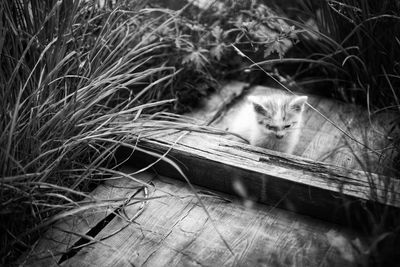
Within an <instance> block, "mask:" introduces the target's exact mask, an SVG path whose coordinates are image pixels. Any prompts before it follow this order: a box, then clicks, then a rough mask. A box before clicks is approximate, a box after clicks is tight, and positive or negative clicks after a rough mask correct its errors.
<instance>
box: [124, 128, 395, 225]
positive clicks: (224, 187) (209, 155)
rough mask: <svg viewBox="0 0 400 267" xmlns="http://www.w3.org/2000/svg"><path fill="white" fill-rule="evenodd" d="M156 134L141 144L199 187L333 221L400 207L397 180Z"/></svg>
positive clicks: (199, 136)
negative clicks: (378, 207) (374, 207)
mask: <svg viewBox="0 0 400 267" xmlns="http://www.w3.org/2000/svg"><path fill="white" fill-rule="evenodd" d="M158 133H159V136H153V138H154V139H151V140H147V141H143V142H142V143H141V144H140V146H141V147H144V148H146V150H152V151H157V152H158V153H160V155H161V154H162V153H163V152H165V151H168V150H169V153H168V156H169V158H171V159H173V160H174V161H175V162H176V163H177V165H178V166H179V167H180V168H181V169H182V171H183V172H184V173H185V174H186V175H187V177H188V178H189V179H190V181H191V182H192V183H194V184H197V185H201V186H205V187H208V188H211V189H214V190H218V191H221V192H225V193H228V194H236V195H240V193H238V192H237V189H236V188H235V183H236V182H238V183H240V184H241V186H242V188H243V189H244V191H245V192H246V195H247V196H248V197H249V198H252V199H255V200H257V201H260V202H262V203H266V204H269V205H273V206H279V207H282V208H285V209H288V210H291V211H295V212H298V213H302V214H307V215H310V216H314V217H316V218H320V219H324V220H327V221H332V222H335V223H344V224H347V223H351V222H355V218H353V217H352V215H355V216H360V218H361V220H365V219H366V216H368V214H363V213H364V212H365V210H364V208H363V206H364V205H366V204H368V203H369V204H373V203H377V204H382V205H388V206H392V207H393V208H395V209H399V208H400V184H399V180H395V179H391V178H389V177H385V176H380V175H376V174H370V175H368V176H367V175H366V174H365V173H364V172H362V171H358V170H351V169H345V168H342V167H337V166H335V165H329V164H326V163H321V162H316V161H313V160H309V159H306V158H301V157H298V156H293V155H286V154H282V153H278V152H274V151H271V150H266V149H262V148H257V147H254V146H251V145H246V144H242V143H238V142H236V141H231V140H227V139H226V138H221V137H220V136H212V135H209V134H206V133H195V132H191V133H187V134H186V135H185V136H183V137H182V133H172V132H171V133H169V134H164V133H163V131H162V130H161V129H160V130H159V131H158ZM126 153H127V154H130V151H127V152H126ZM134 159H135V164H139V161H140V160H141V163H142V164H143V166H146V165H148V164H150V163H152V162H154V161H155V160H156V158H154V157H153V156H146V155H145V154H136V155H134ZM155 167H156V168H157V170H158V171H159V172H160V173H162V174H165V175H168V176H169V177H174V178H177V179H182V175H181V173H179V172H178V171H176V168H175V167H172V166H171V165H170V164H169V163H165V162H163V161H161V162H158V163H157V164H156V165H155ZM369 204H368V205H369ZM349 211H351V212H350V213H349ZM360 213H362V214H360Z"/></svg>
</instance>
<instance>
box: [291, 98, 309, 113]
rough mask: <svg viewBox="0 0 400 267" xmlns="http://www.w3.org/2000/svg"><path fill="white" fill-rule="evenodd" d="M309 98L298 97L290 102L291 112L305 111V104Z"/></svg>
mask: <svg viewBox="0 0 400 267" xmlns="http://www.w3.org/2000/svg"><path fill="white" fill-rule="evenodd" d="M307 99H308V96H296V97H294V98H293V99H292V100H291V101H290V102H289V107H290V109H291V110H293V111H296V112H301V111H303V108H304V104H305V103H306V102H307Z"/></svg>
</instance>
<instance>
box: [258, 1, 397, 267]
mask: <svg viewBox="0 0 400 267" xmlns="http://www.w3.org/2000/svg"><path fill="white" fill-rule="evenodd" d="M298 4H299V6H300V10H298V16H297V17H295V18H292V19H288V18H281V19H284V20H286V21H287V22H288V23H290V24H291V25H293V26H295V29H296V30H297V32H298V38H299V43H298V44H297V45H296V46H295V47H294V49H293V50H292V51H291V52H289V57H287V58H284V59H283V60H281V63H282V64H281V65H283V66H285V65H289V64H290V65H292V66H294V67H295V68H292V69H290V68H281V71H283V72H285V71H286V72H287V74H289V75H290V79H292V80H293V81H295V82H296V83H297V84H298V85H302V86H310V85H311V86H312V87H313V89H314V92H315V93H322V94H329V95H331V96H334V97H336V98H339V99H342V100H344V101H347V102H353V103H358V104H361V105H363V106H365V107H367V109H368V113H369V114H368V115H369V116H373V114H374V113H376V112H381V111H389V112H392V114H393V121H392V122H391V124H392V128H391V130H389V132H387V133H384V134H383V135H382V138H388V139H389V140H391V141H392V146H393V147H391V148H389V150H390V149H393V150H394V151H395V154H394V155H392V156H393V157H392V160H391V161H388V165H387V166H386V165H385V166H383V168H387V169H388V170H390V172H389V173H391V174H392V175H393V176H394V177H395V178H398V177H399V172H398V170H399V169H398V168H399V166H400V165H399V156H398V155H399V154H400V146H399V143H400V142H399V140H400V136H399V118H400V102H399V97H400V69H399V66H400V39H399V36H400V3H399V2H398V1H390V0H387V1H353V0H339V1H336V0H324V1H313V0H300V1H298ZM271 63H276V62H271V61H270V60H265V61H261V62H259V63H258V64H261V65H263V64H264V65H265V64H271ZM378 131H381V129H378ZM363 141H370V140H363ZM384 152H385V151H383V153H384ZM396 154H397V157H396V156H395V155H396ZM355 157H356V158H357V156H356V155H355ZM382 158H385V157H384V154H382ZM357 159H358V158H357ZM359 160H360V161H361V162H363V160H362V159H359ZM367 164H368V162H367ZM393 167H394V168H397V171H396V170H395V171H393V170H392V169H393ZM365 175H366V177H368V180H369V182H370V186H371V192H370V193H371V198H372V199H373V198H374V196H376V192H375V191H374V190H375V188H376V187H375V185H376V183H377V182H378V181H375V180H374V179H373V178H372V176H371V175H370V172H369V170H368V166H366V169H365ZM379 179H381V180H382V181H386V177H384V176H381V177H379ZM385 186H386V189H387V190H388V192H391V190H393V185H392V184H388V183H387V182H385ZM387 197H388V198H390V194H389V196H387ZM364 211H365V212H366V213H367V214H368V217H367V218H366V219H365V220H363V221H362V222H363V223H364V225H359V226H358V228H360V229H363V230H365V233H366V234H367V236H368V242H367V244H366V245H367V247H365V248H364V249H363V250H362V251H360V255H361V256H362V258H363V260H362V262H360V265H366V266H396V265H398V263H399V253H398V250H399V248H400V228H399V226H398V225H399V223H400V216H399V212H398V211H397V210H395V209H390V208H389V207H382V206H377V205H366V206H365V210H364ZM348 212H349V214H352V213H353V212H355V211H352V210H351V209H350V208H349V209H348ZM353 215H356V216H358V214H353Z"/></svg>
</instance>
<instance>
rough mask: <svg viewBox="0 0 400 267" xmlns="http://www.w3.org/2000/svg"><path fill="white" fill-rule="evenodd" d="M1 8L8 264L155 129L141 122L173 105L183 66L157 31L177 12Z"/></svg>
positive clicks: (1, 210)
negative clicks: (125, 149) (117, 156)
mask: <svg viewBox="0 0 400 267" xmlns="http://www.w3.org/2000/svg"><path fill="white" fill-rule="evenodd" d="M0 5H1V6H0V7H1V8H0V23H1V24H0V33H1V35H0V57H1V58H0V59H1V62H2V64H1V66H0V125H1V126H0V128H1V131H0V133H1V134H0V166H1V168H0V173H1V179H0V183H1V186H0V227H1V231H0V232H1V236H0V255H1V263H2V264H5V263H7V262H10V260H13V259H15V257H16V256H18V254H19V253H20V252H21V251H23V250H25V249H26V248H28V247H29V244H30V242H31V241H32V240H33V239H34V238H36V237H37V235H38V234H39V233H40V231H41V230H42V229H43V227H44V226H45V225H47V224H48V222H50V221H52V218H53V217H52V216H53V215H54V214H56V213H58V212H60V211H65V210H73V209H74V208H76V207H77V205H78V206H79V201H80V199H82V197H84V196H87V195H86V193H85V192H88V191H90V189H91V185H93V183H97V181H99V180H101V179H102V178H103V177H104V176H105V175H107V174H111V173H113V172H112V171H111V170H110V171H107V170H108V169H107V168H109V167H110V166H115V160H114V152H115V150H116V149H117V147H118V146H119V145H121V144H124V143H127V144H128V143H131V142H133V141H132V140H135V139H137V138H138V136H139V135H140V134H142V133H143V132H145V131H146V129H143V128H140V127H137V124H134V123H133V122H134V121H135V120H137V119H140V118H141V117H142V115H141V114H146V113H148V112H150V111H151V112H154V111H156V110H161V109H165V107H166V105H167V106H168V105H171V104H173V102H174V97H173V96H174V94H175V92H171V90H168V88H170V86H171V84H172V83H173V82H174V79H175V77H176V74H177V73H178V72H179V71H178V70H177V69H176V68H175V67H174V66H173V65H169V64H168V61H169V57H170V54H169V53H168V49H166V48H168V47H169V44H168V43H167V42H166V41H164V40H162V39H160V38H159V35H158V32H159V31H162V30H165V29H167V28H173V25H172V24H173V22H174V17H175V16H176V15H177V13H176V12H175V13H174V12H171V11H167V10H160V9H157V10H152V9H144V8H137V7H141V6H140V5H139V4H138V5H136V8H135V7H133V8H131V9H130V10H123V9H121V8H116V9H113V10H111V9H108V8H99V7H98V6H97V5H95V4H93V3H91V2H83V1H73V0H63V1H55V0H53V1H33V0H32V1H2V2H1V3H0ZM121 118H125V119H121ZM146 118H147V120H151V117H146ZM130 123H131V124H130Z"/></svg>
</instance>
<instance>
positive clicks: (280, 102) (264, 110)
mask: <svg viewBox="0 0 400 267" xmlns="http://www.w3.org/2000/svg"><path fill="white" fill-rule="evenodd" d="M249 101H250V102H251V103H252V105H253V109H254V112H255V115H256V120H257V123H258V125H259V127H260V129H262V131H264V132H265V133H267V134H274V135H275V136H276V138H278V139H281V138H283V137H284V136H285V135H286V134H287V133H288V132H290V131H291V130H293V129H295V127H296V126H298V125H297V124H298V122H299V121H300V119H301V116H302V112H303V110H304V105H305V103H306V101H307V96H290V95H280V94H276V95H270V96H265V97H264V96H249Z"/></svg>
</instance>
